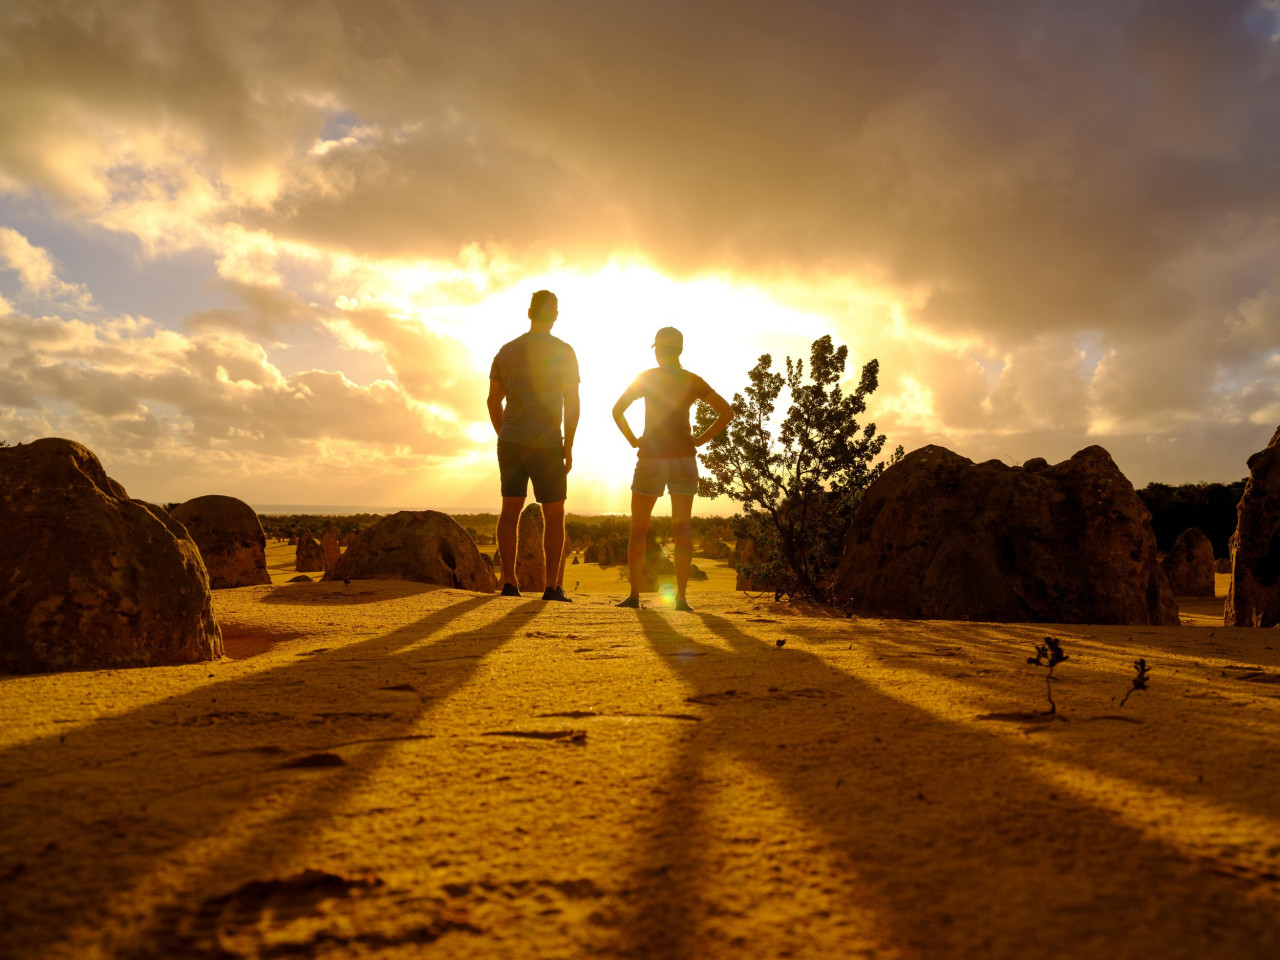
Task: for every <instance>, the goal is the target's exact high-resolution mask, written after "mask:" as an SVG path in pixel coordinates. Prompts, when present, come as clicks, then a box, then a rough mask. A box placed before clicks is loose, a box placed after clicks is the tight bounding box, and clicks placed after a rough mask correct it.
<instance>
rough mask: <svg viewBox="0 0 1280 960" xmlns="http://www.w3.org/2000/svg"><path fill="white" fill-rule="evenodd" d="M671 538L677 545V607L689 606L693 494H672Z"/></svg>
mask: <svg viewBox="0 0 1280 960" xmlns="http://www.w3.org/2000/svg"><path fill="white" fill-rule="evenodd" d="M671 536H672V539H674V540H675V544H676V551H675V552H676V557H675V561H676V607H677V609H678V608H679V607H681V606H687V604H686V603H685V599H684V591H685V588H686V587H687V586H688V585H689V567H690V566H691V565H692V564H693V494H691V493H690V494H685V493H673V494H671Z"/></svg>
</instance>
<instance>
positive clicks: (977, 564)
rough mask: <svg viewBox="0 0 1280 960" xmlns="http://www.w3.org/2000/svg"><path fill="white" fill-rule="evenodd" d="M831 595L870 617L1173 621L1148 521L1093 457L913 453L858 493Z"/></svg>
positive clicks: (1100, 456)
mask: <svg viewBox="0 0 1280 960" xmlns="http://www.w3.org/2000/svg"><path fill="white" fill-rule="evenodd" d="M1028 462H1029V463H1031V462H1033V461H1028ZM836 595H837V597H838V598H840V599H842V600H846V602H847V603H848V604H849V605H850V606H851V608H852V609H853V610H856V611H857V612H859V613H863V614H867V615H886V616H894V617H912V618H917V617H918V618H924V619H950V620H987V621H1001V622H1009V621H1014V622H1028V621H1029V622H1051V623H1115V624H1155V625H1164V626H1175V625H1177V623H1178V622H1179V621H1178V610H1177V606H1176V604H1175V602H1174V599H1173V593H1172V591H1171V590H1170V589H1169V584H1168V581H1167V580H1166V579H1165V577H1164V575H1163V573H1162V572H1161V570H1160V567H1159V564H1158V563H1157V560H1156V540H1155V534H1154V533H1153V532H1152V529H1151V523H1150V514H1149V513H1148V511H1147V508H1146V507H1145V506H1144V505H1143V503H1142V501H1141V500H1139V499H1138V496H1137V494H1136V493H1135V492H1134V489H1133V485H1132V484H1131V483H1129V481H1128V479H1126V478H1125V476H1124V474H1122V473H1121V472H1120V470H1119V469H1118V468H1117V467H1116V465H1115V463H1114V462H1113V461H1112V459H1111V456H1110V454H1108V453H1107V451H1106V450H1104V449H1103V448H1102V447H1098V446H1093V447H1087V448H1086V449H1084V450H1081V451H1080V452H1079V453H1077V454H1076V455H1075V456H1073V457H1071V458H1070V459H1069V460H1064V461H1063V462H1062V463H1058V464H1054V465H1053V466H1045V467H1042V466H1041V465H1040V464H1039V463H1036V464H1035V466H1034V468H1033V470H1032V471H1031V472H1028V471H1027V470H1025V469H1022V468H1020V467H1010V466H1008V465H1007V464H1004V463H1002V462H1001V461H999V460H989V461H987V462H985V463H978V464H975V463H974V462H973V461H971V460H969V459H967V458H965V457H962V456H960V455H959V454H956V453H953V452H952V451H950V450H947V449H945V448H944V447H939V446H932V445H931V446H926V447H922V448H920V449H919V450H915V451H913V452H912V453H910V454H908V455H907V456H906V457H905V458H904V459H903V460H902V461H900V462H899V463H896V464H894V465H893V466H891V467H889V468H888V469H887V470H886V471H885V472H884V474H883V475H882V476H881V477H880V478H879V479H878V480H877V481H876V482H875V483H874V484H872V486H871V487H870V489H868V490H867V493H866V495H865V497H864V498H863V501H862V504H861V506H860V507H859V508H858V512H857V513H856V514H855V515H854V519H853V523H852V526H851V528H850V530H849V534H848V537H847V539H846V541H845V553H844V557H843V559H842V560H841V563H840V567H839V570H838V573H837V578H836Z"/></svg>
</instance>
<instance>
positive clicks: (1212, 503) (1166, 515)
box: [1138, 480, 1245, 557]
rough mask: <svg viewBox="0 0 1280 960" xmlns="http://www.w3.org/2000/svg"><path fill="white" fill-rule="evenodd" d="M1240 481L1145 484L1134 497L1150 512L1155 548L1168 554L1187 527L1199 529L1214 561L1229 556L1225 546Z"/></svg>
mask: <svg viewBox="0 0 1280 960" xmlns="http://www.w3.org/2000/svg"><path fill="white" fill-rule="evenodd" d="M1244 485H1245V481H1244V480H1239V481H1237V482H1235V483H1184V484H1181V485H1180V486H1176V487H1173V486H1170V485H1169V484H1167V483H1149V484H1147V485H1146V486H1145V487H1143V488H1142V489H1141V490H1139V491H1138V497H1139V498H1140V499H1141V500H1142V502H1143V503H1145V504H1146V505H1147V509H1148V510H1150V511H1151V527H1152V529H1154V530H1155V532H1156V545H1157V547H1158V548H1159V549H1161V550H1165V551H1167V550H1169V549H1170V548H1171V547H1172V546H1173V541H1174V540H1176V539H1177V538H1178V534H1180V533H1181V532H1182V531H1183V530H1186V529H1187V528H1188V527H1199V528H1200V529H1201V530H1203V531H1204V534H1205V536H1207V537H1208V538H1209V541H1210V542H1211V543H1212V544H1213V555H1214V556H1215V557H1228V556H1230V555H1231V550H1230V547H1228V545H1227V542H1228V541H1229V540H1230V539H1231V534H1233V533H1234V532H1235V529H1236V504H1238V503H1239V502H1240V497H1241V496H1242V495H1243V494H1244Z"/></svg>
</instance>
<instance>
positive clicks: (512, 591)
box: [502, 583, 520, 597]
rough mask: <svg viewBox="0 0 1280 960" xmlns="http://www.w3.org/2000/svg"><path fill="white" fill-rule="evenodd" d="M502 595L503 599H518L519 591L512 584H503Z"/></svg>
mask: <svg viewBox="0 0 1280 960" xmlns="http://www.w3.org/2000/svg"><path fill="white" fill-rule="evenodd" d="M502 595H503V596H504V597H518V596H520V591H519V589H517V588H516V585H515V584H514V583H504V584H503V585H502Z"/></svg>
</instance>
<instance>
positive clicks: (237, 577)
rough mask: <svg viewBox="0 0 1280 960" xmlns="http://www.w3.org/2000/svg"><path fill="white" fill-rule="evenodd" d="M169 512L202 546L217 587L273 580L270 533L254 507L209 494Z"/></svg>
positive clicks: (212, 580) (211, 583)
mask: <svg viewBox="0 0 1280 960" xmlns="http://www.w3.org/2000/svg"><path fill="white" fill-rule="evenodd" d="M169 515H170V516H171V517H173V519H175V520H177V521H178V522H179V523H180V524H182V525H183V526H184V527H186V528H187V533H189V534H191V539H192V540H194V541H195V542H196V546H197V547H199V548H200V557H201V559H203V560H204V566H205V569H206V570H208V571H209V585H210V586H211V587H213V589H215V590H220V589H223V588H225V587H247V586H252V585H254V584H261V583H270V582H271V574H269V573H267V536H266V534H265V533H263V532H262V523H261V522H260V521H259V520H258V515H257V514H256V513H254V512H253V507H251V506H249V505H248V504H247V503H245V502H244V501H243V500H237V499H236V498H235V497H220V496H217V495H210V496H207V497H196V498H195V499H194V500H188V501H187V502H186V503H180V504H178V506H176V507H174V508H173V509H172V510H170V511H169Z"/></svg>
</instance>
